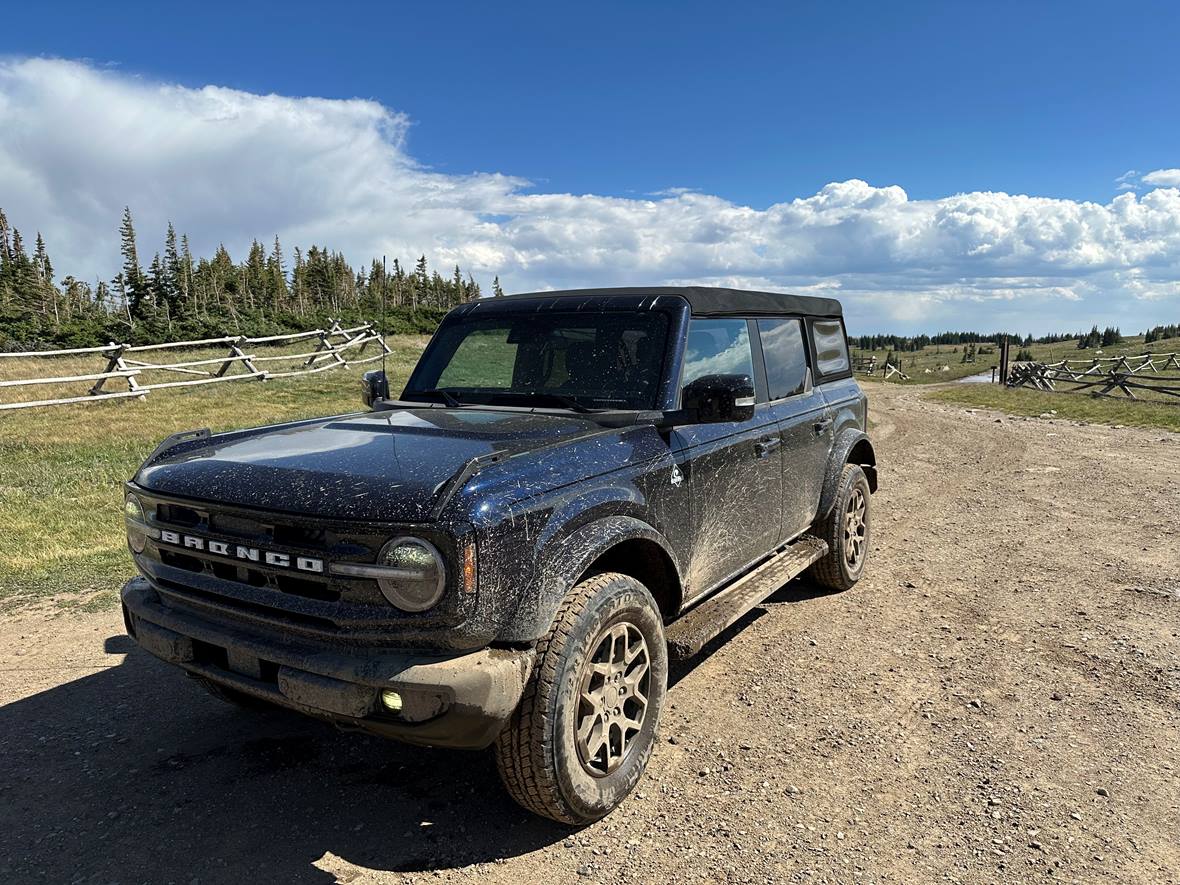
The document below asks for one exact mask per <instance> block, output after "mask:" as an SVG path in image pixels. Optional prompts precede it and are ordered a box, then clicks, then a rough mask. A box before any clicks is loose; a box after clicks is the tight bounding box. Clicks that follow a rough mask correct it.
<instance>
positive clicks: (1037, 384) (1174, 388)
mask: <svg viewBox="0 0 1180 885" xmlns="http://www.w3.org/2000/svg"><path fill="white" fill-rule="evenodd" d="M1008 386H1009V387H1031V388H1033V389H1035V390H1059V389H1060V390H1063V391H1070V392H1076V391H1089V392H1090V393H1091V394H1093V395H1094V396H1127V397H1130V398H1131V399H1139V397H1138V396H1137V395H1136V394H1135V391H1136V390H1138V391H1140V393H1146V392H1151V393H1156V394H1162V395H1164V396H1172V397H1178V398H1180V354H1177V353H1144V354H1140V355H1139V356H1117V357H1095V358H1093V359H1091V360H1059V361H1058V362H1055V363H1020V364H1018V365H1014V366H1013V367H1012V369H1011V371H1010V372H1009V375H1008Z"/></svg>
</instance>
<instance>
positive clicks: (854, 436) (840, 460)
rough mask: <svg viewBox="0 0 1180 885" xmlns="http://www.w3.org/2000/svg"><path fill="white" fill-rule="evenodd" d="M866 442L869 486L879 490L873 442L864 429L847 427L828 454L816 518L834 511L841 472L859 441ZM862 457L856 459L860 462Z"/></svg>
mask: <svg viewBox="0 0 1180 885" xmlns="http://www.w3.org/2000/svg"><path fill="white" fill-rule="evenodd" d="M861 442H863V443H865V444H866V445H867V446H868V454H869V462H868V463H866V464H865V465H864V466H865V467H866V468H867V469H866V471H865V472H866V473H868V472H870V471H871V474H872V475H871V476H869V486H870V488H871V489H872V491H874V492H875V491H876V490H877V477H876V467H877V456H876V454H875V453H874V452H873V444H872V443H871V442H869V437H868V434H866V433H865V432H864V431H863V430H857V429H855V428H853V427H848V428H845V429H844V430H842V431H840V434H839V435H838V436H837V437H836V442H835V444H834V445H833V446H832V453H831V455H829V456H828V467H827V471H826V473H825V474H824V486H823V491H822V492H821V493H820V497H819V510H818V512H817V513H816V520H817V521H818V520H820V519H823V518H825V517H827V515H828V514H829V513H831V512H832V507H833V505H835V503H836V493H837V492H839V490H840V474H841V473H842V472H843V471H844V465H845V464H847V463H848V455H849V453H850V452H851V451H852V450H853V448H854V447H856V445H857V444H858V443H861ZM861 460H862V459H859V458H858V459H856V461H857V463H860V461H861Z"/></svg>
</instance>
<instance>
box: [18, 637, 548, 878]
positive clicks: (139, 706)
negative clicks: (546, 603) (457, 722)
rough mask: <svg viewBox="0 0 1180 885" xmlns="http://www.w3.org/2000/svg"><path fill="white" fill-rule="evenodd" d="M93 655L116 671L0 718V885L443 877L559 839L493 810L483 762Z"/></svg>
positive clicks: (499, 802) (494, 797) (136, 662)
mask: <svg viewBox="0 0 1180 885" xmlns="http://www.w3.org/2000/svg"><path fill="white" fill-rule="evenodd" d="M106 648H107V651H108V652H109V653H111V654H118V655H123V654H125V655H126V656H125V657H124V658H123V660H122V663H121V664H119V665H118V666H115V667H112V668H110V669H107V670H103V671H101V672H98V673H96V674H94V675H91V676H86V677H83V678H81V679H77V680H75V681H73V682H69V683H67V684H65V685H61V686H59V687H57V688H53V689H50V690H48V691H44V692H41V693H40V694H36V695H33V696H31V697H28V698H25V699H24V700H20V701H16V702H14V703H12V704H8V705H7V706H5V707H2V708H0V881H6V882H7V881H26V880H33V879H40V880H41V881H50V882H75V881H92V880H93V881H97V882H119V881H137V882H139V881H144V882H180V883H190V882H194V881H199V882H200V883H202V885H207V883H211V882H230V881H232V882H242V881H248V882H251V883H264V882H265V883H269V882H283V883H325V882H335V881H337V877H336V875H335V873H334V871H333V870H335V871H341V866H342V865H341V864H340V863H339V861H337V860H335V858H343V859H344V860H345V861H349V862H351V863H354V864H357V865H359V866H362V867H368V868H371V869H377V870H390V871H402V872H414V871H431V870H440V869H450V868H456V867H462V866H466V865H468V864H473V863H483V862H494V861H496V860H497V859H500V858H507V857H513V856H516V855H520V854H523V853H526V852H529V851H533V850H535V849H537V848H540V847H542V846H545V845H549V844H551V843H553V842H555V841H558V840H561V839H563V838H565V837H566V836H567V835H568V834H569V832H570V830H569V829H568V828H566V827H562V826H560V825H558V824H555V823H553V822H551V821H546V820H543V819H540V818H536V817H533V816H531V815H529V814H527V813H526V812H525V811H523V810H522V809H520V808H519V807H518V806H516V805H515V804H514V803H513V802H512V801H511V800H510V799H509V798H507V796H506V795H505V794H504V793H503V791H502V790H501V788H500V784H499V781H498V779H497V776H496V772H495V766H494V764H493V761H492V759H491V757H490V754H488V753H468V752H461V751H446V750H434V749H427V748H417V747H410V746H406V745H402V744H397V743H394V742H390V741H384V740H381V739H378V738H370V737H367V736H363V735H358V734H345V733H341V732H338V731H336V730H335V729H334V728H332V727H331V726H329V725H326V724H322V723H319V722H317V721H314V720H310V719H306V718H304V717H301V716H298V715H296V714H293V713H287V712H283V711H276V712H273V713H251V712H246V711H241V710H238V709H237V708H235V707H231V706H229V705H227V704H224V703H222V702H220V701H217V700H215V699H214V698H212V697H210V696H208V695H207V694H206V693H205V692H204V691H203V690H202V689H201V688H200V686H199V685H197V684H196V683H195V682H193V681H192V680H189V679H186V678H185V677H184V675H183V674H181V673H180V672H179V671H177V670H175V669H173V668H171V667H168V666H167V665H165V664H163V663H161V662H159V661H157V660H156V659H154V658H152V657H151V656H149V655H148V654H146V653H145V652H143V651H141V650H139V649H138V648H137V647H135V646H134V644H133V643H132V642H131V641H130V640H129V639H128V638H127V637H125V636H118V637H112V638H111V639H108V640H107V642H106ZM317 864H318V865H317ZM344 878H347V875H345V876H344Z"/></svg>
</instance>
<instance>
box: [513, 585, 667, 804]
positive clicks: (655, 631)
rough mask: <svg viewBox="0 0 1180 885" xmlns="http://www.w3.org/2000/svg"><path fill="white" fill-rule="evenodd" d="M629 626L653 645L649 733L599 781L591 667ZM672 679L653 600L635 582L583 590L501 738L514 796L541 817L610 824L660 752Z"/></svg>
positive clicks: (575, 592) (561, 615)
mask: <svg viewBox="0 0 1180 885" xmlns="http://www.w3.org/2000/svg"><path fill="white" fill-rule="evenodd" d="M624 623H625V624H629V625H631V626H633V627H635V628H637V630H638V631H639V633H641V634H642V637H643V640H644V641H645V642H646V651H647V655H648V662H649V670H650V680H649V682H648V685H647V707H646V711H645V714H644V719H643V724H642V728H641V729H640V730H639V731H638V732H637V733H636V736H635V737H634V739H633V743H632V744H631V745H630V749H629V750H627V751H626V752H625V753H623V754H622V762H621V763H619V764H618V767H617V768H616V769H614V770H613V771H611V772H610V773H608V774H605V775H601V776H593V775H592V773H590V772H589V771H588V770H587V768H586V767H585V766H584V764H583V762H582V759H581V757H580V756H579V749H578V747H579V745H578V743H577V742H576V741H577V736H576V735H575V729H576V728H577V722H578V718H577V717H578V711H579V704H580V696H581V695H580V693H581V685H580V679H581V675H582V673H583V665H584V664H585V662H586V661H587V659H588V658H589V657H590V656H592V655H594V654H595V651H596V649H598V648H599V647H600V643H601V642H602V641H603V637H604V636H605V635H606V634H607V633H609V632H610V629H611V627H612V626H614V627H618V625H620V624H624ZM667 680H668V653H667V645H666V642H665V640H664V628H663V620H662V618H661V616H660V612H659V608H658V607H657V606H656V604H655V601H654V600H653V599H652V597H651V593H649V592H648V590H647V588H646V587H644V586H643V585H642V584H641V583H639V582H638V581H636V580H635V579H634V578H631V577H629V576H628V575H622V574H617V573H614V572H606V573H603V574H599V575H595V576H593V577H591V578H587V579H586V580H584V581H582V582H581V583H579V584H578V585H577V586H575V587H574V588H573V589H572V590H570V592H569V594H568V595H567V596H566V597H565V599H564V600H563V601H562V604H561V606H560V607H559V608H558V610H557V615H556V616H555V617H554V619H553V625H552V626H551V627H550V628H549V632H548V633H546V634H545V636H544V637H543V638H542V639H541V640H540V641H539V642H538V643H537V657H536V663H535V664H534V667H533V672H532V674H531V676H530V678H529V682H528V685H527V686H526V687H525V691H524V696H523V697H522V698H521V702H520V704H519V706H518V707H517V709H516V711H515V712H514V713H513V715H512V718H511V719H510V720H509V722H508V724H507V725H506V726H505V728H504V730H503V732H501V734H500V736H499V737H498V738H497V739H496V746H495V755H496V767H497V769H498V770H499V772H500V779H501V780H502V781H503V783H504V787H505V788H506V789H507V791H508V793H509V794H510V795H511V796H512V798H513V799H515V800H516V801H517V802H518V803H520V805H522V806H524V808H526V809H528V810H529V811H531V812H533V813H534V814H538V815H541V816H543V817H548V818H551V819H552V820H555V821H559V822H561V823H565V824H572V825H575V826H582V825H585V824H589V823H593V822H594V821H596V820H599V819H600V818H602V817H605V816H606V815H607V814H608V813H610V811H611V810H613V809H614V808H615V807H616V806H617V805H619V803H621V802H622V801H623V800H624V799H625V798H626V797H627V795H628V794H629V793H630V792H631V791H632V790H633V789H634V788H635V785H636V783H638V781H639V778H640V777H641V776H642V774H643V771H644V769H645V768H646V767H647V761H648V759H649V758H650V757H651V752H652V749H653V747H654V745H655V739H656V732H657V729H658V726H659V714H660V709H661V707H662V706H663V700H664V695H665V692H666V691H667Z"/></svg>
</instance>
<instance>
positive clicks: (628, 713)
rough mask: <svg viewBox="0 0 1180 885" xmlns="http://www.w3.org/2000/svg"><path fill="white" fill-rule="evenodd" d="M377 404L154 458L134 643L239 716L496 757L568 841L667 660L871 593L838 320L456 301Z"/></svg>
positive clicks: (766, 305)
mask: <svg viewBox="0 0 1180 885" xmlns="http://www.w3.org/2000/svg"><path fill="white" fill-rule="evenodd" d="M364 397H365V403H366V405H367V406H369V407H370V410H369V411H365V412H358V413H352V414H346V415H338V416H335V417H331V418H319V419H315V420H310V421H297V422H292V423H289V424H281V425H276V426H272V427H264V428H257V429H252V430H241V431H235V432H230V433H220V434H215V435H214V434H210V433H209V432H208V431H195V432H191V433H186V434H177V435H176V436H174V437H171V438H169V439H168V440H166V441H165V442H164V443H163V444H162V445H161V446H160V447H159V448H158V449H157V450H156V451H155V452H154V453H153V454H152V456H151V457H149V458H148V460H147V461H146V462H145V463H144V464H143V466H142V467H140V469H139V470H138V472H137V473H136V475H135V478H134V479H133V480H132V481H131V482H130V483H128V485H127V499H126V520H127V531H128V543H129V545H130V548H131V552H132V553H133V554H134V558H135V564H136V566H137V567H138V569H139V571H140V573H141V576H140V577H137V578H135V579H133V580H132V581H130V582H129V583H128V584H127V585H126V586H125V587H124V588H123V594H122V595H123V610H124V617H125V620H126V625H127V632H128V633H129V634H130V635H131V636H132V637H134V638H135V640H136V641H137V642H138V643H139V644H140V645H141V646H143V647H144V648H145V649H147V650H148V651H150V652H151V653H152V654H154V655H157V656H158V657H161V658H163V659H164V660H166V661H170V662H172V663H174V664H178V665H180V666H181V667H183V668H184V669H185V670H187V671H188V673H189V674H190V675H192V676H194V677H196V678H197V679H199V680H200V681H201V682H202V683H203V684H204V685H205V686H206V687H207V688H209V689H210V690H211V691H213V692H214V694H216V695H218V696H219V697H222V698H224V699H227V700H231V701H234V702H236V703H239V704H242V705H244V706H250V705H259V704H263V705H265V704H268V703H269V704H280V705H282V706H284V707H290V708H293V709H296V710H299V711H302V712H304V713H307V714H310V715H313V716H317V717H321V718H323V719H327V720H330V721H333V722H335V723H337V724H339V725H342V726H344V727H349V728H360V729H364V730H366V731H369V732H374V733H377V734H381V735H387V736H389V737H394V738H399V739H401V740H405V741H411V742H414V743H421V744H434V745H440V746H448V747H468V748H482V747H487V746H489V745H492V744H494V745H495V753H496V759H497V762H498V766H499V770H500V773H501V775H502V777H503V781H504V784H505V785H506V787H507V789H508V791H509V792H510V793H511V794H512V795H513V797H514V798H516V799H517V801H519V802H520V803H521V804H522V805H524V806H525V807H526V808H529V809H531V810H532V811H534V812H536V813H538V814H542V815H546V816H548V817H551V818H554V819H556V820H559V821H564V822H567V823H572V824H581V823H587V822H589V821H592V820H596V819H598V818H600V817H602V816H603V815H605V814H606V813H607V812H609V811H610V810H611V809H612V808H614V807H615V806H616V805H617V804H618V803H619V802H620V801H621V800H622V799H623V798H624V797H625V796H626V795H627V794H628V793H629V792H630V791H631V789H632V788H633V787H634V786H635V784H636V782H637V781H638V779H639V777H640V775H641V774H642V772H643V769H644V767H645V765H646V764H647V760H648V758H649V757H650V755H651V752H652V747H653V744H654V741H655V736H656V729H657V724H658V721H659V716H660V709H661V707H662V705H663V702H664V694H665V690H666V686H667V673H668V660H669V658H682V657H688V656H691V655H693V654H695V653H696V652H698V651H700V650H701V648H702V647H703V646H704V645H705V644H706V643H707V642H708V641H709V640H710V639H711V638H713V637H714V636H716V635H717V634H718V633H720V632H721V631H722V630H724V629H725V628H726V627H727V626H729V625H730V624H732V623H734V622H735V621H736V620H737V619H738V618H740V617H741V616H742V614H744V613H745V612H747V611H749V610H750V609H751V608H753V607H754V606H755V605H757V604H758V603H759V602H761V601H762V600H763V599H765V598H766V597H767V596H768V595H770V594H771V593H772V592H774V591H775V590H776V589H777V588H779V587H781V586H782V585H783V584H784V583H786V582H787V581H789V580H790V579H791V578H793V577H795V576H796V575H798V574H799V573H801V572H803V571H804V570H809V571H810V574H811V576H812V578H813V579H814V580H815V581H818V582H819V583H821V584H823V585H826V586H828V587H831V588H835V589H845V588H848V587H850V586H852V584H853V583H855V582H856V580H857V579H858V578H859V577H860V575H861V573H862V571H863V569H864V565H865V558H866V556H867V553H868V545H869V527H870V521H869V496H870V494H871V493H872V492H873V491H875V490H876V484H877V480H876V458H875V455H874V453H873V448H872V445H871V444H870V442H869V440H868V438H867V437H866V435H865V424H866V417H867V416H866V412H867V404H866V400H865V396H864V394H863V393H862V392H861V390H860V388H859V386H858V385H857V383H856V381H855V380H854V379H853V377H852V372H851V367H850V365H849V356H848V347H847V342H846V337H845V331H844V324H843V320H842V318H841V310H840V304H839V302H837V301H833V300H829V299H822V298H805V297H796V296H792V295H783V294H774V293H766V292H746V291H737V290H730V289H710V288H695V287H685V288H681V287H677V288H649V289H607V290H582V291H569V292H545V293H536V294H530V295H515V296H511V297H506V298H488V299H482V300H479V301H476V302H472V303H469V304H465V305H463V306H462V307H459V308H456V309H455V310H454V311H452V312H451V313H450V314H449V315H448V316H447V317H446V318H445V319H444V320H443V322H442V325H441V326H440V327H439V329H438V331H437V332H436V333H435V335H434V337H433V339H432V340H431V341H430V344H429V345H428V346H427V348H426V350H425V352H424V353H423V354H422V358H421V360H420V361H419V363H418V365H417V367H416V368H415V369H414V371H413V374H412V375H411V376H410V380H409V382H408V383H407V384H406V387H405V390H404V391H402V393H401V395H400V397H398V398H397V399H391V398H389V394H388V390H387V384H386V381H385V377H384V375H382V374H381V373H380V372H371V373H369V374H367V375H366V376H365V379H364Z"/></svg>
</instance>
